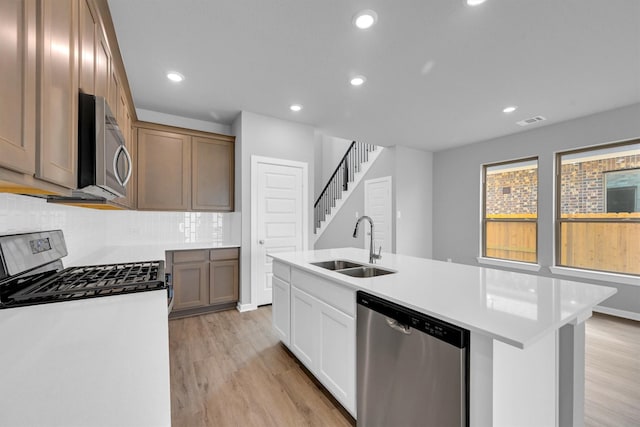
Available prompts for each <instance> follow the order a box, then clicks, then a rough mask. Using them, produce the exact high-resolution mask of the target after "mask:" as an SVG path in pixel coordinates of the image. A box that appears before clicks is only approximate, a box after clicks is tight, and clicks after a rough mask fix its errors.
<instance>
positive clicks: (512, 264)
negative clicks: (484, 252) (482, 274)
mask: <svg viewBox="0 0 640 427" xmlns="http://www.w3.org/2000/svg"><path fill="white" fill-rule="evenodd" d="M476 259H477V260H478V262H479V263H480V264H487V265H494V266H496V267H505V268H515V269H517V270H526V271H540V267H541V266H540V264H532V263H530V262H520V261H508V260H506V259H497V258H485V257H481V256H479V257H477V258H476Z"/></svg>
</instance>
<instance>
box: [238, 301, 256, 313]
mask: <svg viewBox="0 0 640 427" xmlns="http://www.w3.org/2000/svg"><path fill="white" fill-rule="evenodd" d="M257 309H258V306H257V305H255V304H240V303H238V305H236V310H238V311H239V312H240V313H244V312H245V311H253V310H257Z"/></svg>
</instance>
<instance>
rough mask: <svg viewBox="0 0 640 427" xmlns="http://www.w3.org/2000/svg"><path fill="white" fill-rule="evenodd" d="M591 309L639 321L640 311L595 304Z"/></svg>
mask: <svg viewBox="0 0 640 427" xmlns="http://www.w3.org/2000/svg"><path fill="white" fill-rule="evenodd" d="M593 311H595V312H596V313H603V314H610V315H611V316H617V317H622V318H625V319H630V320H636V321H638V322H640V313H634V312H633V311H626V310H618V309H617V308H610V307H604V306H602V305H596V306H595V307H593Z"/></svg>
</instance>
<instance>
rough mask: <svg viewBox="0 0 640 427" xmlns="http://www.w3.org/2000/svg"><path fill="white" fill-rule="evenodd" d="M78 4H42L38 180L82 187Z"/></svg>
mask: <svg viewBox="0 0 640 427" xmlns="http://www.w3.org/2000/svg"><path fill="white" fill-rule="evenodd" d="M77 6H78V0H57V1H55V2H54V1H48V0H40V34H39V37H40V43H41V49H40V55H41V56H40V60H39V87H38V90H39V93H40V97H39V98H40V102H39V105H38V107H39V112H40V121H39V123H38V125H39V126H38V128H39V133H38V141H37V142H38V151H39V153H40V154H39V161H38V162H37V163H36V177H38V178H40V179H42V180H45V181H49V182H52V183H55V184H58V185H61V186H63V187H67V188H76V186H77V178H76V170H77V165H76V153H77V133H78V132H77V128H78V80H77V76H78V72H77V70H78V67H77V60H76V39H77V33H78V7H77Z"/></svg>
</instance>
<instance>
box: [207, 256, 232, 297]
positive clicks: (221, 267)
mask: <svg viewBox="0 0 640 427" xmlns="http://www.w3.org/2000/svg"><path fill="white" fill-rule="evenodd" d="M235 301H238V260H229V261H212V262H211V280H210V287H209V303H210V304H220V303H229V302H235Z"/></svg>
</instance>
